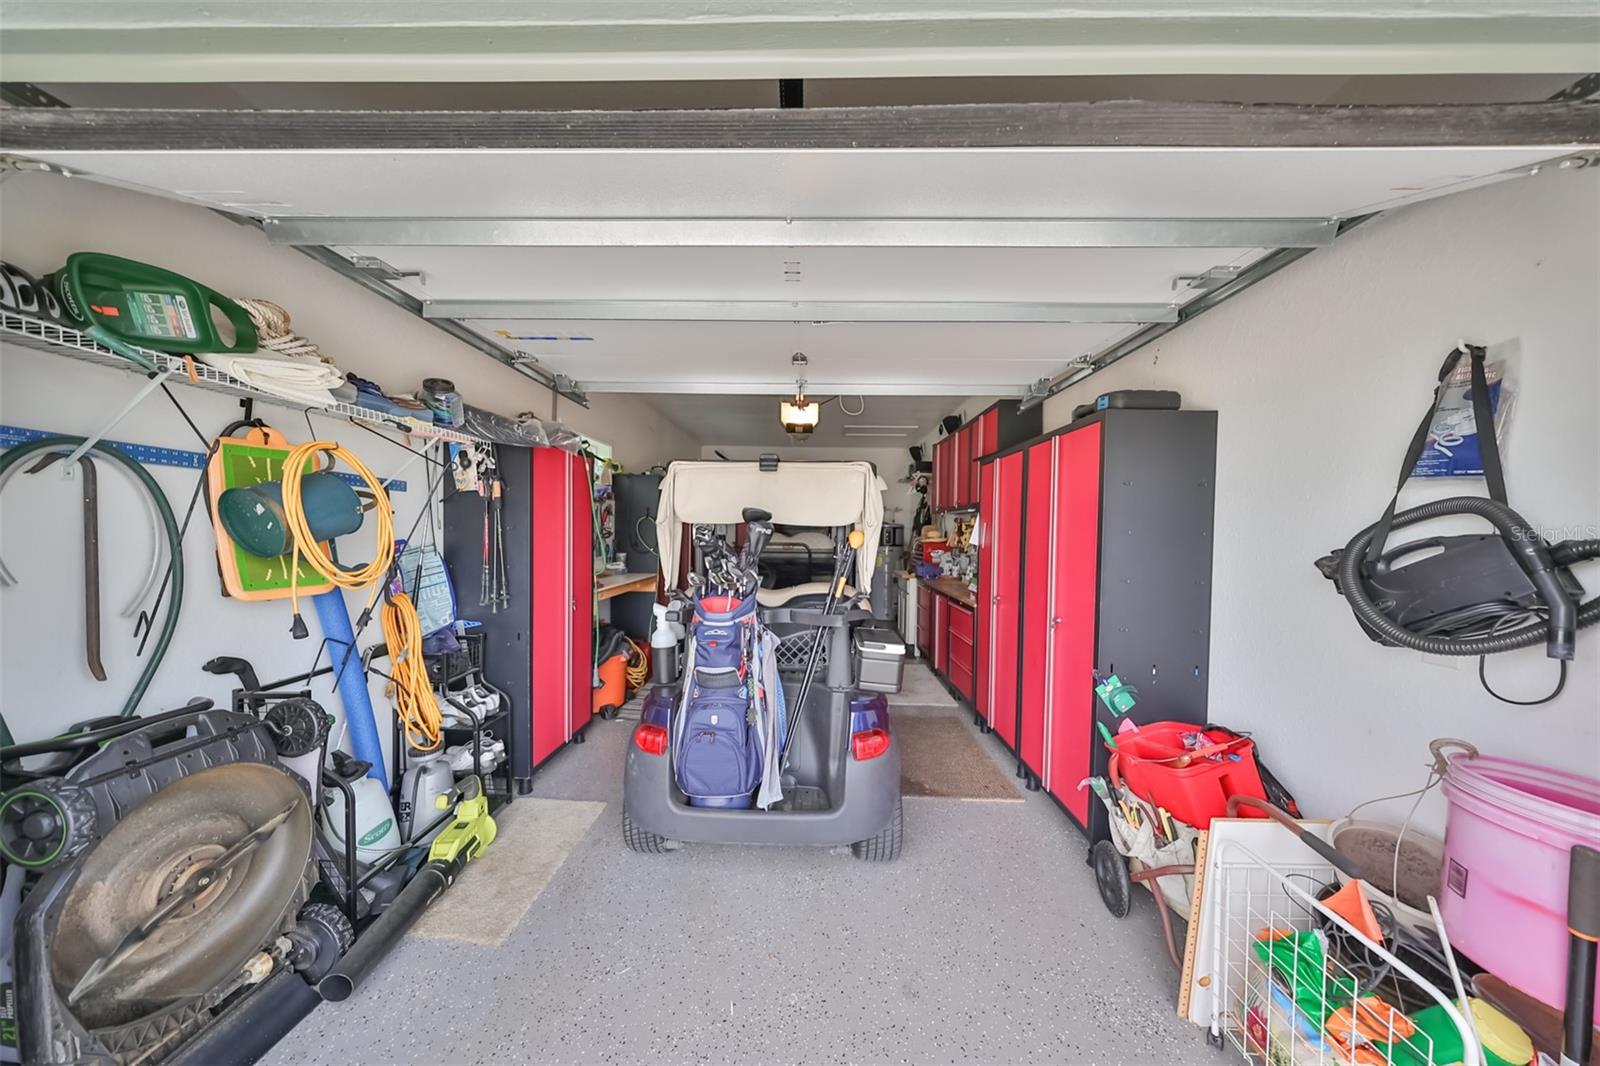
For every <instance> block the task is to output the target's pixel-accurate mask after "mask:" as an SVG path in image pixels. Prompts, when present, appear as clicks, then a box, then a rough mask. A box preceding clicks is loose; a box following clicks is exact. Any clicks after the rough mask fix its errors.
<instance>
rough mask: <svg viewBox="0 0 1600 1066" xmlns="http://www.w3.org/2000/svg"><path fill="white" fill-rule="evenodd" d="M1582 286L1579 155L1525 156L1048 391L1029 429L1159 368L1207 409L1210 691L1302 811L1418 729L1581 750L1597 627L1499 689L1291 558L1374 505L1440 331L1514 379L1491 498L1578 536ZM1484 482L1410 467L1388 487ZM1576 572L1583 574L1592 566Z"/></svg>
mask: <svg viewBox="0 0 1600 1066" xmlns="http://www.w3.org/2000/svg"><path fill="white" fill-rule="evenodd" d="M1597 294H1600V172H1597V171H1592V170H1591V171H1586V172H1571V171H1563V172H1553V171H1552V172H1546V173H1544V174H1541V175H1538V176H1536V177H1534V178H1531V179H1527V180H1520V181H1512V182H1507V183H1505V184H1502V185H1497V186H1493V187H1490V188H1485V189H1480V190H1477V191H1473V192H1468V193H1463V194H1460V195H1458V196H1452V197H1449V198H1446V199H1443V200H1440V201H1436V202H1433V203H1428V204H1423V205H1419V206H1416V207H1412V208H1407V209H1404V210H1400V211H1397V212H1395V213H1394V214H1392V215H1389V216H1384V217H1380V218H1378V219H1376V220H1374V221H1372V222H1369V223H1367V224H1366V225H1364V226H1362V227H1360V228H1359V229H1356V230H1354V231H1352V232H1351V233H1349V234H1347V235H1346V236H1344V237H1342V238H1340V240H1339V242H1338V243H1337V244H1336V245H1335V246H1333V247H1331V248H1328V249H1324V250H1321V251H1318V252H1314V253H1313V254H1312V255H1310V256H1309V257H1307V258H1306V259H1303V260H1301V261H1300V262H1299V263H1296V264H1294V265H1293V266H1291V267H1289V268H1288V269H1286V270H1285V271H1283V272H1282V273H1280V274H1278V275H1276V276H1275V277H1272V278H1269V279H1268V280H1266V281H1264V282H1262V283H1261V284H1259V285H1257V286H1256V287H1255V288H1253V289H1251V290H1250V291H1249V292H1247V293H1245V294H1243V295H1241V296H1239V297H1237V298H1236V299H1234V300H1231V301H1229V302H1228V303H1226V304H1223V305H1222V306H1220V307H1219V308H1217V309H1216V310H1213V311H1211V312H1209V313H1207V314H1206V315H1204V316H1202V317H1200V318H1198V319H1196V320H1195V321H1193V322H1192V323H1189V324H1188V325H1185V326H1184V327H1182V328H1180V329H1178V330H1177V331H1175V332H1174V333H1172V334H1170V335H1169V336H1167V337H1166V338H1164V339H1163V340H1161V341H1159V342H1157V343H1155V344H1152V345H1151V346H1149V347H1147V348H1144V349H1142V350H1140V351H1138V352H1136V353H1135V354H1133V355H1131V356H1129V357H1127V358H1126V359H1124V360H1123V361H1122V362H1120V363H1118V364H1116V365H1115V366H1114V367H1112V368H1111V369H1109V370H1107V371H1105V372H1103V373H1100V374H1098V375H1096V376H1094V377H1093V378H1091V379H1090V380H1089V381H1087V382H1084V383H1082V384H1080V385H1079V386H1076V387H1074V388H1072V389H1069V390H1067V391H1066V392H1064V393H1062V394H1061V395H1059V396H1057V397H1055V398H1053V399H1052V400H1050V401H1049V402H1048V404H1047V406H1046V410H1045V425H1046V426H1047V427H1055V426H1060V425H1063V424H1065V423H1066V422H1067V421H1068V420H1069V419H1070V417H1071V414H1070V412H1071V409H1072V407H1073V406H1074V405H1076V404H1079V403H1083V402H1085V401H1086V400H1088V399H1090V398H1091V397H1093V396H1095V395H1097V394H1099V393H1101V392H1106V391H1109V390H1112V389H1124V388H1164V389H1177V390H1179V391H1180V392H1182V393H1183V398H1184V404H1185V405H1186V406H1188V407H1195V408H1211V409H1215V410H1217V411H1218V412H1220V417H1219V422H1218V454H1217V515H1216V554H1215V594H1214V598H1213V601H1212V611H1211V616H1212V650H1211V713H1212V717H1213V718H1214V719H1215V720H1217V721H1220V722H1225V723H1228V724H1230V725H1233V726H1235V727H1237V728H1241V729H1248V730H1251V731H1253V732H1254V733H1255V735H1256V737H1257V738H1258V740H1259V741H1260V742H1261V744H1262V746H1263V748H1264V750H1265V753H1266V756H1267V759H1268V761H1269V763H1270V764H1271V765H1272V767H1273V769H1274V770H1275V772H1276V773H1277V774H1278V775H1279V776H1280V777H1281V778H1282V779H1283V780H1284V782H1285V783H1286V784H1287V785H1288V786H1289V788H1290V789H1291V790H1292V791H1294V792H1295V793H1296V794H1297V795H1298V796H1299V798H1300V800H1301V803H1302V805H1303V806H1304V807H1305V809H1306V810H1307V811H1308V812H1310V813H1312V814H1315V815H1327V816H1336V815H1339V814H1342V813H1344V812H1345V811H1346V810H1347V809H1349V808H1350V807H1351V806H1352V805H1354V804H1355V803H1357V802H1359V801H1361V800H1363V799H1367V798H1370V797H1375V796H1381V795H1384V794H1388V793H1394V792H1399V791H1402V790H1406V789H1412V788H1417V787H1419V786H1420V785H1421V784H1422V782H1423V779H1424V776H1425V772H1424V769H1423V768H1424V766H1425V764H1427V762H1428V761H1429V756H1428V751H1427V743H1428V741H1429V740H1430V739H1432V738H1434V737H1439V736H1453V737H1462V738H1465V739H1467V740H1470V741H1472V742H1473V743H1475V744H1477V745H1478V746H1479V747H1480V748H1481V749H1483V750H1485V751H1487V752H1492V753H1495V754H1499V755H1505V756H1509V757H1513V758H1519V759H1526V760H1529V761H1533V762H1538V763H1544V764H1548V765H1553V766H1560V767H1565V768H1568V769H1573V770H1581V771H1584V772H1587V773H1590V774H1593V773H1595V772H1596V767H1597V766H1600V630H1594V629H1591V630H1587V631H1585V632H1583V633H1582V634H1581V635H1580V636H1579V639H1578V659H1577V661H1576V662H1575V663H1573V664H1572V670H1571V677H1570V679H1569V680H1568V682H1567V689H1566V692H1565V694H1564V695H1563V696H1562V697H1561V698H1560V699H1558V700H1557V701H1556V702H1554V703H1552V704H1549V705H1547V706H1544V707H1536V708H1521V707H1509V706H1507V705H1505V704H1502V703H1498V702H1496V701H1495V700H1494V699H1492V698H1491V697H1490V696H1488V695H1487V694H1486V693H1485V692H1484V691H1483V690H1482V689H1481V688H1480V687H1479V685H1478V678H1477V674H1476V660H1447V661H1444V663H1443V665H1441V664H1440V661H1438V660H1426V661H1425V660H1424V659H1423V657H1422V656H1420V655H1419V654H1417V653H1415V652H1410V651H1402V650H1399V649H1394V648H1384V647H1380V646H1378V645H1376V644H1373V643H1371V642H1369V641H1368V640H1367V638H1366V637H1365V636H1364V635H1363V633H1362V631H1361V630H1360V629H1359V627H1358V626H1357V625H1356V622H1355V620H1354V618H1353V617H1352V616H1351V614H1350V611H1349V610H1348V608H1347V607H1346V606H1345V604H1344V602H1343V601H1342V600H1340V599H1338V598H1337V597H1336V596H1335V595H1334V593H1333V590H1332V586H1331V585H1330V584H1329V582H1327V581H1325V580H1324V579H1323V578H1322V576H1321V575H1320V574H1318V573H1317V571H1316V570H1314V569H1313V568H1312V565H1311V563H1312V560H1313V559H1316V558H1317V557H1319V556H1321V555H1323V554H1325V553H1326V552H1328V551H1329V550H1330V549H1332V548H1335V547H1338V546H1341V545H1343V544H1344V542H1345V541H1346V540H1348V539H1349V537H1350V536H1351V535H1352V534H1354V533H1355V532H1356V531H1357V530H1359V529H1360V528H1361V527H1363V526H1365V525H1367V524H1368V523H1370V522H1372V521H1374V520H1376V519H1377V517H1378V515H1379V514H1380V513H1381V511H1382V510H1383V507H1384V504H1385V503H1386V501H1387V498H1388V495H1389V493H1390V491H1391V490H1392V487H1393V484H1394V479H1395V477H1396V476H1397V474H1398V471H1399V464H1400V460H1401V457H1402V454H1403V452H1404V450H1405V447H1406V444H1407V442H1408V441H1409V439H1410V437H1411V434H1412V432H1413V430H1414V429H1415V428H1416V424H1417V421H1418V419H1420V418H1421V417H1422V411H1423V409H1424V408H1425V406H1426V404H1427V402H1428V398H1429V395H1430V393H1431V389H1432V386H1433V383H1434V378H1435V374H1436V373H1437V370H1438V367H1439V363H1440V361H1441V360H1442V359H1443V357H1444V355H1445V353H1446V352H1447V351H1448V350H1449V349H1450V348H1451V347H1452V346H1453V345H1454V344H1455V343H1456V341H1457V339H1458V338H1466V339H1468V340H1471V341H1474V342H1476V343H1482V344H1486V345H1488V346H1489V349H1490V354H1491V358H1494V359H1504V360H1505V361H1506V363H1507V366H1508V371H1509V374H1510V379H1511V382H1512V384H1513V385H1514V386H1515V387H1516V388H1517V390H1518V396H1517V401H1516V404H1517V406H1516V409H1515V411H1514V413H1513V416H1512V423H1511V426H1510V429H1509V435H1508V439H1507V445H1506V456H1505V458H1506V471H1507V479H1508V482H1509V489H1510V497H1511V504H1512V506H1513V507H1515V508H1517V509H1518V510H1519V511H1521V512H1522V514H1523V515H1524V516H1526V517H1527V518H1528V519H1529V520H1530V521H1531V522H1532V523H1533V524H1535V525H1536V526H1538V527H1540V528H1542V529H1544V530H1547V531H1549V535H1550V536H1551V537H1552V538H1559V537H1578V536H1581V537H1595V536H1600V419H1597V417H1596V413H1597V405H1600V312H1597V303H1600V301H1597ZM1482 492H1483V483H1482V481H1481V480H1472V481H1460V482H1455V483H1451V484H1437V485H1426V486H1424V487H1421V488H1411V489H1408V491H1407V493H1406V495H1405V496H1404V497H1403V498H1402V505H1405V504H1406V503H1408V502H1409V503H1415V502H1420V501H1422V500H1424V499H1427V498H1432V497H1437V496H1446V495H1456V494H1467V493H1471V494H1481V493H1482ZM1467 528H1482V527H1481V525H1480V526H1476V527H1474V526H1471V525H1469V526H1468V527H1467ZM1412 533H1413V534H1414V533H1415V530H1413V531H1412ZM1402 538H1403V539H1414V537H1412V536H1406V535H1405V534H1402ZM1579 576H1580V577H1581V578H1582V580H1583V581H1584V584H1585V585H1586V586H1587V587H1588V589H1589V594H1590V595H1594V593H1595V591H1596V590H1597V589H1600V567H1596V566H1594V565H1592V564H1590V565H1588V566H1586V567H1584V568H1582V569H1581V570H1580V571H1579ZM1489 670H1490V678H1491V681H1492V682H1493V683H1494V684H1495V685H1496V687H1497V688H1498V689H1499V690H1500V691H1502V692H1504V693H1506V694H1507V695H1510V696H1513V697H1517V698H1529V697H1532V696H1537V695H1543V694H1544V693H1545V692H1546V691H1548V689H1549V688H1550V686H1551V685H1553V684H1554V682H1555V677H1556V668H1555V665H1554V664H1553V663H1551V662H1549V661H1548V660H1546V659H1545V658H1544V654H1543V648H1542V646H1540V647H1536V648H1532V649H1526V650H1523V651H1519V652H1515V653H1511V654H1509V655H1500V656H1496V657H1495V658H1493V659H1492V660H1491V661H1490V663H1489ZM1391 810H1395V811H1396V816H1397V817H1398V816H1401V815H1403V814H1404V805H1400V806H1399V807H1398V809H1397V810H1396V809H1395V808H1391ZM1441 811H1442V807H1441V806H1439V805H1438V804H1437V803H1436V802H1430V803H1429V805H1428V806H1426V807H1425V808H1424V813H1423V814H1422V815H1421V816H1420V817H1423V818H1425V819H1426V820H1427V821H1428V822H1429V823H1431V824H1434V825H1438V824H1439V822H1440V819H1441V813H1440V812H1441Z"/></svg>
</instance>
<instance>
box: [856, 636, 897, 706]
mask: <svg viewBox="0 0 1600 1066" xmlns="http://www.w3.org/2000/svg"><path fill="white" fill-rule="evenodd" d="M854 644H855V658H856V686H857V687H858V688H863V689H866V690H867V691H868V692H889V693H895V692H899V691H900V681H901V676H902V675H903V674H904V673H905V668H906V646H905V642H904V641H902V640H901V639H900V634H898V633H896V632H895V631H894V630H892V629H879V628H876V627H873V626H864V627H862V628H860V629H858V630H856V632H855V639H854Z"/></svg>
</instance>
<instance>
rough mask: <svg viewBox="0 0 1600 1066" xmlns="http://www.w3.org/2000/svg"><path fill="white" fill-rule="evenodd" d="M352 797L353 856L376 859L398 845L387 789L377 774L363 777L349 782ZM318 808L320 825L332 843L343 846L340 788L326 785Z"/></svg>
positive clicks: (342, 810)
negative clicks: (324, 800) (324, 803)
mask: <svg viewBox="0 0 1600 1066" xmlns="http://www.w3.org/2000/svg"><path fill="white" fill-rule="evenodd" d="M350 788H351V790H352V791H353V792H354V793H355V798H356V858H357V859H358V860H360V861H361V862H364V863H372V862H377V861H378V860H379V859H381V858H383V857H384V856H385V855H387V854H389V853H390V852H391V851H393V850H394V849H395V848H398V847H399V846H400V826H399V824H398V823H397V822H396V821H395V817H394V807H393V806H392V805H391V804H390V803H389V793H388V792H387V791H386V790H385V789H384V787H383V785H382V784H380V783H379V781H378V780H377V778H373V777H363V778H361V779H360V780H359V781H356V782H353V783H352V784H351V786H350ZM327 792H328V805H327V806H326V807H324V808H323V809H322V826H323V829H325V830H326V831H327V833H328V838H329V839H330V840H332V841H333V845H334V847H336V848H338V849H339V850H341V851H343V850H344V790H343V789H338V788H330V789H328V790H327Z"/></svg>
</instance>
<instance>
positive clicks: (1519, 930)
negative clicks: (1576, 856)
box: [1439, 752, 1600, 1024]
mask: <svg viewBox="0 0 1600 1066" xmlns="http://www.w3.org/2000/svg"><path fill="white" fill-rule="evenodd" d="M1444 794H1445V799H1446V800H1447V801H1448V802H1449V814H1448V815H1447V817H1446V821H1445V832H1444V850H1445V864H1444V886H1443V889H1442V891H1443V895H1442V896H1441V898H1440V900H1439V905H1440V908H1441V910H1442V911H1443V912H1444V921H1445V928H1446V929H1447V930H1448V931H1449V933H1450V941H1451V943H1452V944H1454V945H1455V947H1456V948H1457V949H1459V950H1460V951H1461V952H1462V954H1464V955H1466V956H1468V957H1469V958H1471V959H1472V961H1474V962H1476V963H1477V964H1478V965H1479V966H1482V967H1484V968H1485V969H1487V970H1490V971H1491V972H1493V973H1495V974H1497V975H1499V976H1500V977H1502V978H1504V979H1505V980H1507V981H1509V982H1511V984H1513V985H1515V986H1516V987H1518V988H1520V989H1522V990H1523V991H1524V992H1527V993H1528V994H1529V995H1533V996H1537V997H1538V998H1540V999H1542V1000H1543V1001H1544V1002H1546V1003H1548V1004H1550V1005H1551V1006H1553V1007H1555V1008H1556V1009H1558V1010H1559V1009H1560V1008H1561V1005H1562V1001H1563V991H1564V987H1565V980H1566V968H1567V866H1568V863H1569V858H1568V855H1569V852H1570V851H1571V849H1572V846H1573V845H1574V844H1587V845H1589V846H1590V847H1594V848H1600V781H1597V780H1595V779H1594V778H1592V777H1584V776H1582V775H1580V774H1573V773H1567V772H1565V771H1563V770H1552V769H1550V768H1548V767H1544V766H1534V765H1532V764H1530V763H1522V762H1513V761H1512V760H1510V759H1496V758H1493V757H1490V756H1484V755H1479V756H1473V755H1468V754H1465V753H1462V752H1456V753H1454V754H1452V755H1451V756H1450V761H1449V772H1448V773H1446V774H1445V779H1444ZM1595 1022H1596V1023H1597V1024H1600V1004H1597V1006H1596V1009H1595Z"/></svg>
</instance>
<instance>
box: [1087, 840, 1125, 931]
mask: <svg viewBox="0 0 1600 1066" xmlns="http://www.w3.org/2000/svg"><path fill="white" fill-rule="evenodd" d="M1090 857H1091V859H1092V861H1093V862H1094V879H1095V881H1097V882H1098V883H1099V885H1100V899H1101V901H1102V902H1103V903H1105V905H1106V910H1108V911H1110V912H1111V914H1112V916H1113V917H1117V918H1126V917H1127V916H1128V911H1130V910H1132V909H1133V880H1132V879H1131V878H1130V877H1129V876H1128V860H1127V859H1124V858H1123V857H1122V856H1121V855H1119V854H1117V849H1116V846H1115V845H1113V844H1112V843H1111V841H1109V840H1102V841H1100V842H1099V843H1098V844H1096V845H1095V846H1094V848H1093V850H1092V851H1091V855H1090Z"/></svg>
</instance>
